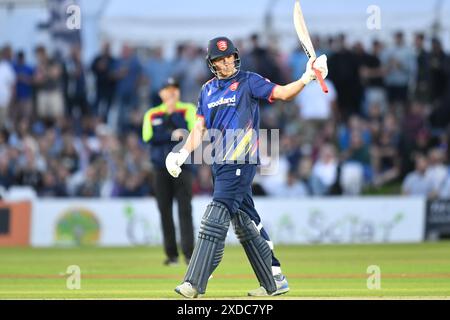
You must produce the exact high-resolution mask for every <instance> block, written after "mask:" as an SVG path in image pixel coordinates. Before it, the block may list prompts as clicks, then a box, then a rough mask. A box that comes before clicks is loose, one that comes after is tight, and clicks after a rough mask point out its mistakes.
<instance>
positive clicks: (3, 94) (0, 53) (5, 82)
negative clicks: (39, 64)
mask: <svg viewBox="0 0 450 320" xmlns="http://www.w3.org/2000/svg"><path fill="white" fill-rule="evenodd" d="M10 55H11V49H10V48H9V47H8V46H5V47H4V48H2V49H1V50H0V129H1V128H3V127H5V125H6V124H7V120H8V110H9V106H10V104H11V102H12V97H13V94H14V87H15V84H16V74H15V72H14V68H13V66H12V65H11V61H10V60H11V56H10Z"/></svg>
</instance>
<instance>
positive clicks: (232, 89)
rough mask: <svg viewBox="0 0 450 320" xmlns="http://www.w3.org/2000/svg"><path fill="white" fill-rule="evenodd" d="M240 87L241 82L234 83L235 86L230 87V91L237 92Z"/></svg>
mask: <svg viewBox="0 0 450 320" xmlns="http://www.w3.org/2000/svg"><path fill="white" fill-rule="evenodd" d="M238 86H239V82H235V83H233V84H232V85H231V86H230V90H231V91H236V89H237V88H238Z"/></svg>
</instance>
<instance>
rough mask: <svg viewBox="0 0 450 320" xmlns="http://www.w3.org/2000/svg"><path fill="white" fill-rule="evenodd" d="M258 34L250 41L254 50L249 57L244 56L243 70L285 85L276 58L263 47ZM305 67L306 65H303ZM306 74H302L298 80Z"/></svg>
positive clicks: (253, 35) (252, 36)
mask: <svg viewBox="0 0 450 320" xmlns="http://www.w3.org/2000/svg"><path fill="white" fill-rule="evenodd" d="M259 40H260V39H259V36H258V35H257V34H252V35H251V37H250V41H251V43H252V47H253V48H252V49H251V51H250V52H249V53H248V55H246V56H243V58H242V60H243V64H242V68H243V69H247V70H249V71H253V72H256V73H258V74H260V75H261V76H263V77H265V78H267V79H270V80H271V81H273V82H274V83H283V79H282V77H281V72H280V69H279V68H278V66H277V65H276V63H275V60H274V58H273V57H272V56H271V55H270V51H269V50H267V49H266V48H264V47H262V46H261V44H260V41H259ZM303 66H305V64H303ZM303 72H304V70H302V72H300V73H299V74H298V75H297V77H296V79H297V78H298V77H299V76H300V75H301V74H302V73H303Z"/></svg>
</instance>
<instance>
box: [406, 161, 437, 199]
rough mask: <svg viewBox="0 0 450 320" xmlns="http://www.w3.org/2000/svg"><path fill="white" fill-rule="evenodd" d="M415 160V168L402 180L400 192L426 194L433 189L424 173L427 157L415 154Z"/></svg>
mask: <svg viewBox="0 0 450 320" xmlns="http://www.w3.org/2000/svg"><path fill="white" fill-rule="evenodd" d="M415 161H416V169H415V171H413V172H410V173H409V174H408V175H407V176H406V178H405V180H404V181H403V185H402V193H403V194H404V195H408V196H428V195H429V194H430V192H431V191H432V190H433V184H432V183H431V181H430V179H429V178H427V177H426V175H425V172H426V170H427V167H428V161H427V158H426V157H425V156H424V155H417V156H416V158H415Z"/></svg>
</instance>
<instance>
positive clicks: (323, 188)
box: [311, 144, 338, 195]
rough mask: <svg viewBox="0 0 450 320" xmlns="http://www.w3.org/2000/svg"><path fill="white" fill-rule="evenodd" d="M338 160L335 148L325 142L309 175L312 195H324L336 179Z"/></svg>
mask: <svg viewBox="0 0 450 320" xmlns="http://www.w3.org/2000/svg"><path fill="white" fill-rule="evenodd" d="M337 169H338V160H337V157H336V149H335V148H334V146H332V145H330V144H325V145H323V146H322V148H321V150H320V156H319V160H318V161H317V162H316V163H315V164H314V166H313V169H312V175H311V188H312V191H313V194H314V195H326V194H328V193H329V191H330V188H331V186H332V185H333V184H334V183H335V182H336V179H337Z"/></svg>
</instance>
